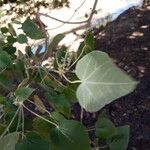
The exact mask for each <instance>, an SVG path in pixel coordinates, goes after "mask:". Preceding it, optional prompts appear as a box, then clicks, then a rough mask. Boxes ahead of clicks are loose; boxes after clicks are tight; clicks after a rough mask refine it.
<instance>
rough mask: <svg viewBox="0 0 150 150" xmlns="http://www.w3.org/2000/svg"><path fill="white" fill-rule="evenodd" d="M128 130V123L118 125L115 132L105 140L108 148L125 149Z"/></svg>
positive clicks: (112, 149) (111, 149)
mask: <svg viewBox="0 0 150 150" xmlns="http://www.w3.org/2000/svg"><path fill="white" fill-rule="evenodd" d="M129 132H130V128H129V126H128V125H126V126H122V127H118V128H117V134H116V135H114V136H112V137H110V138H109V139H108V140H107V143H108V145H109V148H110V150H126V149H127V146H128V142H129Z"/></svg>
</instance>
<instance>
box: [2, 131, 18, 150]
mask: <svg viewBox="0 0 150 150" xmlns="http://www.w3.org/2000/svg"><path fill="white" fill-rule="evenodd" d="M18 140H19V133H18V132H13V133H9V134H7V135H5V136H4V137H2V139H1V140H0V149H1V150H15V145H16V143H17V142H18Z"/></svg>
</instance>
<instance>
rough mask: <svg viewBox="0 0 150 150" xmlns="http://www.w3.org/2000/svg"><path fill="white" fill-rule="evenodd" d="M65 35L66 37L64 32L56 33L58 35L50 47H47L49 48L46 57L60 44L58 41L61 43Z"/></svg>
mask: <svg viewBox="0 0 150 150" xmlns="http://www.w3.org/2000/svg"><path fill="white" fill-rule="evenodd" d="M64 37H65V35H64V34H58V35H56V36H55V37H54V38H53V39H52V41H51V43H50V45H49V46H48V48H47V50H46V52H45V57H46V58H47V57H49V56H50V54H51V53H52V50H53V49H54V48H56V47H57V46H58V43H59V42H60V41H61V40H62V39H63V38H64Z"/></svg>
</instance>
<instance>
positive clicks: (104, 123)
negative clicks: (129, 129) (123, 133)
mask: <svg viewBox="0 0 150 150" xmlns="http://www.w3.org/2000/svg"><path fill="white" fill-rule="evenodd" d="M95 128H96V136H97V137H98V138H102V139H107V138H108V137H110V136H112V135H114V134H115V133H116V132H117V129H116V127H115V125H114V124H113V123H112V122H111V120H109V119H108V118H106V117H99V118H98V121H97V122H96V125H95Z"/></svg>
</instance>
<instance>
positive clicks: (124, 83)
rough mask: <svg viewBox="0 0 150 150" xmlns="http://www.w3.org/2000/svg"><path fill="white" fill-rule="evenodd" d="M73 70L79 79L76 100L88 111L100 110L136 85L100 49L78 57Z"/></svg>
mask: <svg viewBox="0 0 150 150" xmlns="http://www.w3.org/2000/svg"><path fill="white" fill-rule="evenodd" d="M75 72H76V75H77V76H78V78H79V79H80V80H81V84H80V85H79V87H78V89H77V92H76V94H77V98H78V101H79V103H80V105H81V106H82V107H83V108H85V109H86V110H87V111H89V112H96V111H98V110H100V109H101V108H102V107H104V106H105V105H106V104H108V103H110V102H112V101H113V100H115V99H117V98H119V97H121V96H124V95H126V94H128V93H130V92H132V91H133V90H134V88H135V86H136V85H137V82H135V81H133V80H132V79H131V78H130V77H129V76H128V75H126V74H125V73H124V72H123V71H121V70H120V69H119V68H118V67H116V65H115V64H113V63H112V61H111V59H110V58H109V56H108V55H107V54H106V53H104V52H100V51H93V52H91V53H89V54H87V55H86V56H84V57H83V58H82V59H80V60H79V61H78V63H77V65H76V69H75Z"/></svg>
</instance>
